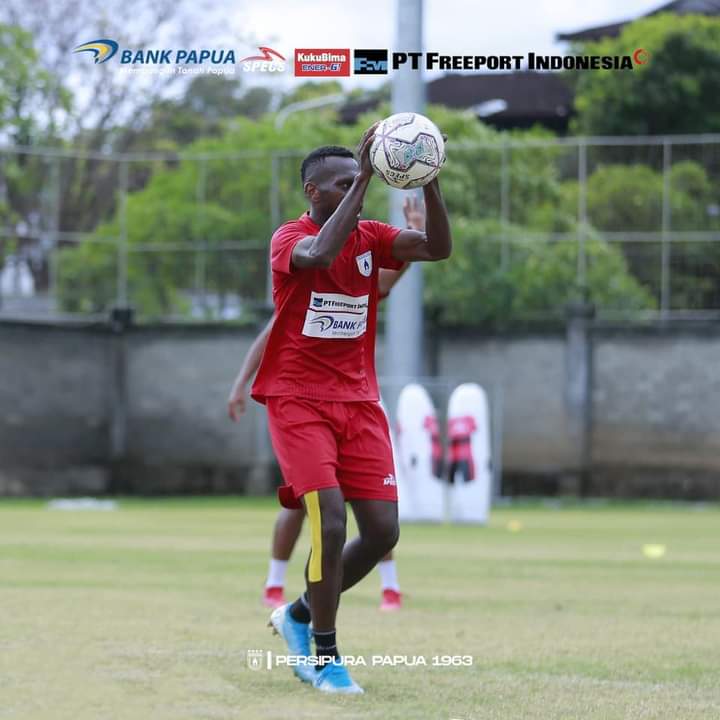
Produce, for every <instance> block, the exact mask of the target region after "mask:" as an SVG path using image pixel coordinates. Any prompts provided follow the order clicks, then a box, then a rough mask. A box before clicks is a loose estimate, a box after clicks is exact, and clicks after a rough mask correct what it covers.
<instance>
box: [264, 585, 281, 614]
mask: <svg viewBox="0 0 720 720" xmlns="http://www.w3.org/2000/svg"><path fill="white" fill-rule="evenodd" d="M262 604H263V605H264V606H265V607H269V608H277V607H280V606H281V605H284V604H285V595H284V593H283V589H282V586H281V585H276V586H275V587H266V588H265V592H264V593H263V599H262Z"/></svg>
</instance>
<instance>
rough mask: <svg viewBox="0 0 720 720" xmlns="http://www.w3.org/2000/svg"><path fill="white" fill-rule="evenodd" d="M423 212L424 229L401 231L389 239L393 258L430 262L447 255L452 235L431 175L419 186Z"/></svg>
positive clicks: (436, 180)
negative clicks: (423, 204)
mask: <svg viewBox="0 0 720 720" xmlns="http://www.w3.org/2000/svg"><path fill="white" fill-rule="evenodd" d="M423 195H424V198H425V211H426V229H425V232H424V233H423V232H420V231H418V230H403V231H402V232H400V233H399V234H398V235H397V237H396V238H395V240H394V242H393V248H392V253H393V257H394V258H395V259H396V260H402V261H404V262H412V261H415V260H418V261H425V262H432V261H435V260H445V259H446V258H448V257H450V252H451V250H452V238H451V235H450V220H449V218H448V214H447V209H446V208H445V203H444V201H443V198H442V193H441V192H440V183H439V182H438V179H437V178H435V179H434V180H431V181H430V182H429V183H428V184H427V185H425V186H424V187H423Z"/></svg>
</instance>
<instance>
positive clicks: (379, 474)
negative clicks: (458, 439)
mask: <svg viewBox="0 0 720 720" xmlns="http://www.w3.org/2000/svg"><path fill="white" fill-rule="evenodd" d="M375 127H376V126H373V127H371V128H370V129H369V130H368V131H367V132H366V133H365V135H364V136H363V139H362V141H361V143H360V149H359V152H358V157H359V163H358V162H357V161H356V160H355V159H354V157H353V155H352V153H351V152H350V151H348V150H347V149H345V148H339V147H336V146H328V147H323V148H318V149H317V150H314V151H313V152H312V153H310V155H308V156H307V157H306V158H305V160H304V161H303V164H302V168H301V177H302V182H303V189H304V192H305V196H306V198H307V199H308V201H309V203H310V210H309V211H308V212H306V213H305V214H303V215H302V216H301V217H300V218H298V219H297V220H295V221H291V222H288V223H285V224H284V225H283V226H281V227H280V228H279V229H278V230H276V232H275V233H274V235H273V238H272V242H271V260H272V274H273V300H274V304H275V309H276V316H275V320H274V322H273V325H272V328H271V330H270V335H269V337H268V341H267V347H266V351H265V353H264V354H263V358H262V362H261V365H260V368H259V370H258V374H257V376H256V378H255V382H254V384H253V387H252V391H251V395H252V397H253V398H254V399H256V400H258V401H259V402H263V403H266V404H267V411H268V424H269V427H270V435H271V438H272V442H273V447H274V449H275V454H276V457H277V459H278V462H279V463H280V467H281V469H282V474H283V478H284V480H285V483H286V485H285V486H284V487H283V488H280V491H279V493H278V494H279V497H280V500H281V503H282V504H283V505H284V506H285V507H298V506H304V507H305V510H306V512H307V515H308V521H309V523H310V535H311V551H310V557H309V560H308V565H307V567H306V577H307V588H308V590H307V593H306V594H305V595H304V596H301V597H300V598H298V599H297V600H296V601H295V602H294V603H293V604H292V605H284V606H282V607H280V608H277V609H276V610H274V611H273V614H272V616H271V624H272V625H273V627H274V628H275V630H276V631H277V632H279V633H280V634H281V636H282V637H283V639H284V640H285V641H286V643H287V645H288V648H289V650H290V652H291V653H292V654H293V655H295V656H299V657H305V658H308V659H309V657H310V642H309V638H310V619H311V617H312V625H313V627H312V635H313V636H314V640H315V647H316V656H317V657H316V658H314V659H313V660H314V661H315V662H316V663H317V670H313V669H312V666H310V665H306V666H305V668H304V669H303V666H302V665H296V667H295V672H296V674H298V675H299V676H300V677H301V679H303V680H306V681H312V682H313V684H314V686H315V687H316V688H318V689H319V690H323V691H326V692H344V693H357V692H362V689H361V688H360V687H359V686H358V685H357V684H356V683H355V682H353V681H352V679H351V678H350V675H349V673H348V672H347V668H346V667H345V666H344V665H343V664H342V663H339V662H337V659H338V658H339V657H340V656H339V653H338V648H337V644H336V635H335V620H336V615H337V609H338V605H339V599H340V593H341V592H342V591H343V590H346V589H348V588H350V587H352V586H353V585H354V584H355V583H357V582H358V581H359V580H361V579H362V578H363V577H365V575H367V574H368V572H370V570H371V569H372V568H373V567H374V566H375V565H376V564H377V562H378V561H379V560H380V559H381V558H382V557H383V556H384V555H385V554H386V553H387V552H388V551H389V550H391V549H392V548H393V547H394V545H395V543H396V542H397V540H398V536H399V526H398V517H397V488H396V482H395V475H394V467H393V459H392V449H391V446H390V437H389V428H388V424H387V419H386V417H385V414H384V412H383V410H382V408H381V407H380V405H379V402H378V400H379V394H378V388H377V378H376V375H375V334H376V326H377V318H376V312H377V301H378V287H377V284H378V269H379V268H383V267H384V268H390V269H394V270H398V269H399V268H400V267H402V263H403V262H410V261H435V260H442V259H445V258H447V257H448V256H449V255H450V251H451V237H450V223H449V219H448V216H447V211H446V210H445V205H444V203H443V201H442V196H441V193H440V185H439V182H438V181H437V179H435V180H433V181H431V182H430V183H428V184H427V185H425V186H424V188H423V194H424V199H425V209H426V226H427V230H426V232H425V233H422V232H419V231H417V230H401V229H399V228H393V227H391V226H389V225H385V224H384V223H380V222H376V221H360V220H359V215H360V211H361V209H362V204H363V200H364V197H365V193H366V191H367V188H368V184H369V182H370V179H371V178H372V175H373V171H372V167H371V164H370V159H369V150H370V146H371V143H372V140H373V137H374V130H375ZM346 501H348V502H349V503H350V505H351V507H352V510H353V513H354V515H355V519H356V521H357V525H358V529H359V536H358V537H356V538H354V539H353V540H352V541H350V542H348V543H347V544H346V543H345V538H346V514H345V502H346ZM311 675H312V677H311Z"/></svg>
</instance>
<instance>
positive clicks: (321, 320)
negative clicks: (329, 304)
mask: <svg viewBox="0 0 720 720" xmlns="http://www.w3.org/2000/svg"><path fill="white" fill-rule="evenodd" d="M333 322H334V319H333V317H332V316H331V315H320V317H316V318H315V319H314V320H311V321H310V325H319V326H320V332H327V331H328V330H329V329H330V328H331V327H332V326H333Z"/></svg>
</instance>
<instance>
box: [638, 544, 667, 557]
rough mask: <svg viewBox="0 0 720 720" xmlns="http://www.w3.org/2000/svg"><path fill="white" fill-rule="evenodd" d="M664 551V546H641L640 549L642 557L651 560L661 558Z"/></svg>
mask: <svg viewBox="0 0 720 720" xmlns="http://www.w3.org/2000/svg"><path fill="white" fill-rule="evenodd" d="M665 550H666V548H665V546H664V545H643V547H642V551H643V555H644V556H645V557H646V558H651V559H652V560H655V559H657V558H661V557H662V556H663V555H664V554H665Z"/></svg>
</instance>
